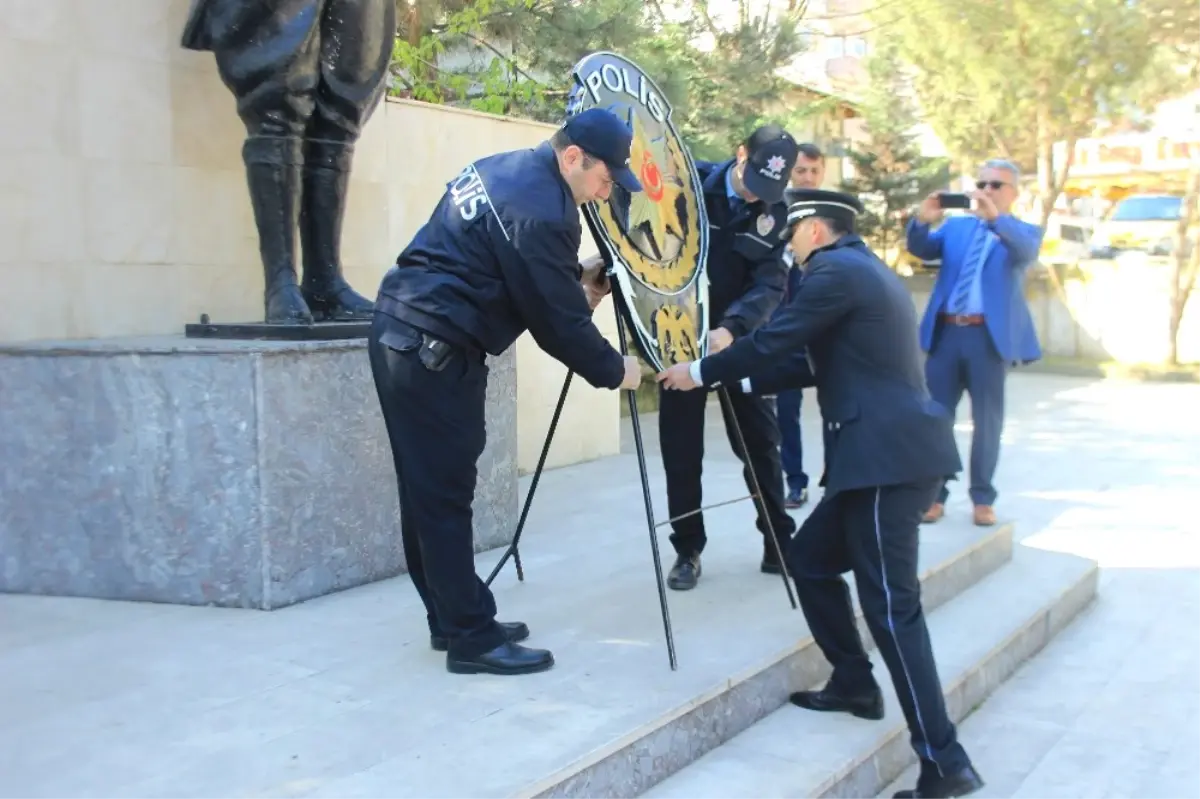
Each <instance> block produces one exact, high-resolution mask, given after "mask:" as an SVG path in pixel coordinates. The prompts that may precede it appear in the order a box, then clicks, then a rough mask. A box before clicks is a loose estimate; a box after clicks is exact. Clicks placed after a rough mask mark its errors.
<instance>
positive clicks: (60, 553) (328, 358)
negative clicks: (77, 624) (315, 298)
mask: <svg viewBox="0 0 1200 799" xmlns="http://www.w3.org/2000/svg"><path fill="white" fill-rule="evenodd" d="M489 365H490V375H489V380H488V406H487V431H488V445H487V449H486V450H484V454H483V456H482V458H481V459H480V462H479V481H478V488H477V493H476V499H475V535H476V541H475V546H476V550H477V551H479V550H484V549H491V548H494V547H498V546H503V545H505V544H507V543H508V542H509V541H510V540H511V539H512V535H513V532H514V529H515V526H516V521H517V510H518V507H517V506H518V503H517V499H518V496H517V492H518V489H517V452H516V448H517V432H516V399H515V398H516V355H515V348H514V349H513V350H512V351H510V352H509V353H506V354H505V355H504V356H502V357H500V358H495V359H490V360H489ZM0 396H3V397H4V401H3V402H2V403H0V452H3V453H4V469H3V470H2V471H0V592H7V593H26V594H50V595H59V596H80V597H94V598H102V599H119V600H140V601H150V602H166V603H173V604H184V605H217V606H223V607H237V608H259V609H271V608H279V607H284V606H286V605H290V604H293V603H295V602H300V601H303V600H305V599H309V598H312V597H316V596H321V595H323V594H328V593H331V592H334V591H339V590H342V589H345V588H350V587H352V586H356V585H361V584H363V583H368V582H372V581H375V580H381V579H384V578H387V577H393V576H395V575H397V574H400V573H402V572H403V571H404V570H405V560H404V552H403V546H402V543H401V537H400V514H399V501H398V497H397V491H396V477H395V469H394V467H393V464H392V455H391V449H390V447H389V445H388V439H387V433H386V430H385V428H384V424H383V417H382V415H381V414H380V412H379V402H378V399H377V398H376V396H375V388H374V384H373V382H372V380H371V373H370V366H369V363H368V358H367V352H366V341H365V339H362V338H357V339H355V340H350V341H290V342H289V341H232V340H211V339H206V338H187V337H183V336H170V337H162V338H139V339H103V340H93V341H80V342H31V343H26V344H8V345H0Z"/></svg>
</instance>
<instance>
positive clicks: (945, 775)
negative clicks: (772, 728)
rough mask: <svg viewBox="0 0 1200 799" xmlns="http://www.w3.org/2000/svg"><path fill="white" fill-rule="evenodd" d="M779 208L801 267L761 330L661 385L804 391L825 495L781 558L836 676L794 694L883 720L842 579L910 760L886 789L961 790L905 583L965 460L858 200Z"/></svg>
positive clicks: (969, 783) (953, 744) (957, 757)
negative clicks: (907, 736) (916, 768)
mask: <svg viewBox="0 0 1200 799" xmlns="http://www.w3.org/2000/svg"><path fill="white" fill-rule="evenodd" d="M789 199H790V200H791V204H790V207H789V211H788V224H789V226H791V228H792V230H791V233H790V240H791V247H792V250H793V252H794V253H795V257H796V260H797V262H798V263H802V264H804V268H805V270H806V274H805V277H804V280H803V281H802V282H801V284H800V287H799V290H798V291H797V292H796V293H795V295H794V296H792V297H791V298H790V300H789V302H788V304H787V305H786V306H785V307H784V309H783V310H782V311H781V312H780V313H779V314H778V316H777V317H776V318H775V319H773V320H772V321H771V322H770V323H769V324H767V325H766V326H764V327H763V328H761V329H760V330H757V331H755V332H753V333H751V334H750V335H748V336H746V337H745V338H743V339H742V340H740V341H735V342H734V343H733V344H732V345H730V347H729V348H728V349H726V350H724V351H723V352H720V353H718V354H716V355H712V356H709V357H707V358H704V359H703V360H701V361H698V362H694V363H691V364H680V365H677V366H673V367H671V369H669V370H668V371H666V372H664V373H663V374H662V375H660V378H659V379H660V380H661V381H662V383H663V384H664V385H666V386H667V387H668V388H678V389H691V388H693V387H696V386H700V385H705V386H712V385H715V384H718V383H720V384H725V385H738V386H739V387H740V388H741V389H743V390H753V391H755V392H763V393H771V392H774V391H778V390H779V389H781V388H786V387H796V386H803V385H815V386H816V388H817V400H818V402H819V404H820V406H821V415H822V418H823V419H824V420H825V422H826V425H827V427H828V428H829V432H830V436H829V441H830V452H829V454H828V459H827V462H826V470H825V475H824V476H823V478H822V480H821V484H822V485H823V486H824V487H825V491H824V495H823V496H822V498H821V501H820V502H819V503H818V504H817V506H816V507H815V508H814V509H813V511H812V513H811V515H810V516H809V517H808V518H807V519H806V520H805V521H804V523H803V524H802V525H801V527H800V530H799V531H798V532H797V533H796V535H795V537H794V538H793V539H792V541H791V544H790V545H789V547H788V551H787V554H786V560H787V565H788V570H789V572H790V573H791V575H792V577H793V578H794V579H795V582H796V592H797V594H798V596H799V599H800V606H801V608H802V609H803V610H804V616H805V618H806V619H807V621H808V626H809V629H810V630H811V631H812V634H813V637H814V638H815V639H816V642H817V645H818V646H820V647H821V651H822V652H823V653H824V655H825V657H826V659H827V660H828V661H829V662H830V664H831V665H832V666H833V676H832V677H831V679H830V681H829V683H828V684H827V685H826V686H825V687H824V688H822V689H821V690H818V691H802V692H799V693H795V694H792V697H791V701H792V702H793V703H794V704H796V705H799V706H800V707H804V708H808V709H810V710H823V711H842V712H847V713H851V714H853V715H855V716H858V717H860V718H866V719H880V718H882V717H883V697H882V695H881V692H880V690H879V686H878V684H877V683H876V682H875V679H874V677H873V676H872V673H871V661H870V660H869V659H868V658H867V654H866V651H865V650H864V649H863V644H862V641H861V640H860V639H859V636H858V631H857V627H856V625H855V623H854V611H853V608H852V607H851V604H850V593H849V590H848V588H847V586H846V583H845V581H844V580H843V579H842V577H841V575H842V573H843V572H847V571H851V570H852V571H853V572H854V578H855V585H856V586H857V588H858V595H859V601H860V603H861V605H862V608H863V614H864V616H865V617H866V620H867V626H868V628H869V629H870V631H871V636H872V637H873V638H874V640H875V642H876V644H877V645H878V647H879V651H880V653H881V654H882V655H883V659H884V661H885V662H886V663H887V666H888V670H889V671H890V672H891V675H892V683H893V685H895V688H896V695H897V696H898V697H899V699H900V706H901V707H902V708H903V710H904V716H905V719H906V720H907V722H908V728H909V731H910V732H911V735H912V744H913V748H914V749H915V750H916V752H917V755H918V757H919V758H920V763H921V772H920V777H919V778H918V780H917V787H916V790H915V791H902V792H900V793H899V794H897V796H906V797H907V796H919V797H926V796H938V797H940V796H965V795H966V794H968V793H971V792H973V791H975V790H977V789H978V788H980V787H981V786H982V785H983V782H982V780H981V779H980V777H979V775H978V774H977V773H976V772H975V769H974V767H973V766H972V765H971V761H970V759H969V758H968V757H967V753H966V751H965V750H964V749H963V747H962V746H961V745H960V744H959V743H958V740H957V733H956V730H955V727H954V725H953V723H952V722H951V721H950V718H949V717H948V716H947V714H946V707H945V703H944V700H943V696H942V688H941V682H940V680H939V679H938V674H937V667H936V665H935V663H934V658H933V650H932V647H931V645H930V641H929V632H928V630H927V628H926V625H925V617H924V614H923V613H922V611H921V589H920V583H919V581H918V579H917V529H918V525H919V524H920V522H921V517H922V515H923V514H924V513H925V510H926V508H928V507H929V504H930V502H931V501H932V500H933V497H934V495H935V494H936V492H937V491H938V489H939V487H940V486H941V483H942V480H943V479H944V478H945V477H946V476H947V475H951V474H953V473H956V472H957V471H959V470H960V469H961V466H962V465H961V463H960V462H959V458H958V453H957V449H956V448H955V444H954V434H953V430H952V424H953V418H952V416H951V415H950V413H949V412H948V411H947V410H946V409H945V408H944V407H943V406H941V405H939V404H938V403H936V402H934V401H933V400H932V399H931V397H930V394H929V390H928V388H927V387H926V385H925V377H924V374H923V371H922V365H921V350H920V347H919V345H918V342H917V322H916V313H915V311H914V310H913V304H912V299H911V297H910V296H909V293H908V289H907V288H905V286H904V285H903V284H902V283H901V281H900V279H899V278H898V277H897V276H896V275H895V274H894V273H893V272H892V271H891V270H890V269H888V267H887V266H886V265H885V264H884V263H883V262H882V261H881V260H879V258H877V257H876V256H875V255H874V254H873V253H872V252H871V251H870V250H869V249H867V247H866V245H865V244H864V243H863V241H862V239H860V238H859V237H858V236H856V235H854V233H853V230H854V219H855V217H856V216H857V214H859V213H861V212H862V205H861V204H860V203H859V202H858V200H857V199H855V198H854V197H851V196H849V195H846V194H841V193H838V192H831V191H821V190H815V189H804V190H796V191H794V192H792V193H791V195H789ZM805 348H807V353H806V352H805ZM781 364H782V366H781ZM744 379H748V380H744Z"/></svg>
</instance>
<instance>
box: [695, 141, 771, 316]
mask: <svg viewBox="0 0 1200 799" xmlns="http://www.w3.org/2000/svg"><path fill="white" fill-rule="evenodd" d="M733 163H734V161H733V160H732V159H730V160H728V161H724V162H722V163H719V164H714V163H711V162H708V161H697V162H696V172H697V173H698V174H699V176H700V180H701V181H703V183H704V204H705V207H706V208H707V209H708V227H709V239H708V284H709V285H708V297H709V317H708V318H709V328H710V329H714V330H715V329H716V328H718V327H724V328H725V329H727V330H728V331H729V332H730V333H732V334H733V335H734V338H740V337H741V336H744V335H746V334H747V333H749V332H750V331H751V330H753V329H755V328H756V327H758V326H759V325H761V324H762V323H763V322H765V321H767V318H768V317H769V316H770V315H771V312H772V311H773V310H775V308H776V307H778V305H779V302H780V300H781V299H782V298H783V289H784V285H785V283H786V281H787V266H786V264H784V262H783V250H784V246H785V245H786V242H785V241H784V240H783V238H782V237H783V233H784V230H785V228H786V224H787V206H786V205H785V204H784V203H782V202H778V203H773V204H771V205H767V204H766V203H764V202H762V201H761V200H760V201H758V202H756V203H752V204H747V205H745V206H743V207H742V208H741V210H740V211H739V212H738V213H736V214H735V213H734V212H733V211H732V209H731V208H730V207H729V196H728V194H727V192H726V188H725V180H726V173H727V172H729V168H730V167H731V166H733Z"/></svg>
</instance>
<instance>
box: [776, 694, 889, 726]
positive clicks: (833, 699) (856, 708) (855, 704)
mask: <svg viewBox="0 0 1200 799" xmlns="http://www.w3.org/2000/svg"><path fill="white" fill-rule="evenodd" d="M788 700H789V701H790V702H791V703H792V704H793V705H796V706H797V707H802V708H804V709H805V710H820V711H822V712H825V713H849V714H850V715H851V716H857V717H858V718H860V719H868V720H870V721H879V720H880V719H881V718H883V694H882V693H881V692H880V690H879V689H878V688H876V689H875V690H874V691H873V692H871V693H868V694H859V695H858V696H846V695H844V694H841V693H838V692H837V691H835V690H833V689H831V688H830V687H829V686H825V687H824V688H822V689H821V690H819V691H797V692H796V693H794V694H792V695H791V696H790V697H788Z"/></svg>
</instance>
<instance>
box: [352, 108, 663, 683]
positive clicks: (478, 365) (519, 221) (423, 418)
mask: <svg viewBox="0 0 1200 799" xmlns="http://www.w3.org/2000/svg"><path fill="white" fill-rule="evenodd" d="M631 139H632V134H631V131H630V129H629V127H628V126H627V125H626V124H625V123H624V122H622V121H621V120H620V119H618V118H617V117H616V116H615V115H613V114H612V113H610V112H608V111H605V110H602V109H592V110H589V111H585V112H583V113H580V114H578V115H577V116H574V117H572V118H571V119H570V120H569V121H568V122H567V123H566V125H564V126H563V127H562V128H561V129H560V130H558V131H557V132H556V133H555V134H554V135H553V137H552V138H551V139H550V140H549V141H548V142H544V143H543V144H542V145H540V146H539V147H536V148H534V149H530V150H517V151H513V152H506V153H500V154H498V155H493V156H489V157H487V158H483V159H481V160H479V161H476V162H475V163H473V164H471V165H469V166H468V167H466V169H464V170H463V171H462V172H461V173H460V174H459V175H458V176H457V177H456V178H454V179H453V180H452V181H450V183H449V184H448V185H447V187H446V192H445V194H443V195H442V199H441V201H440V202H439V203H438V204H437V207H436V208H434V210H433V214H432V216H431V217H430V219H429V221H428V222H427V223H426V224H425V226H424V227H422V228H421V229H420V230H419V231H418V232H417V234H416V236H415V237H414V238H413V240H412V242H411V243H410V244H409V245H408V247H406V248H405V249H404V251H403V252H402V253H400V256H399V257H398V258H397V259H396V265H395V266H394V267H393V268H392V269H390V270H389V271H388V273H387V274H386V275H385V276H384V278H383V282H382V284H381V286H380V288H379V295H378V299H377V300H376V303H375V321H374V323H373V325H372V328H371V333H370V337H369V340H368V350H369V353H370V358H371V371H372V374H373V375H374V378H375V387H376V390H377V393H378V395H379V402H380V405H381V406H382V410H383V417H384V421H385V422H386V424H387V431H388V438H389V439H390V441H391V447H392V455H393V459H394V461H395V466H396V477H397V479H398V482H399V487H400V517H401V527H402V534H403V540H404V553H405V556H406V558H407V561H408V573H409V575H410V576H411V578H412V582H413V585H414V586H415V587H416V589H417V592H418V593H419V594H420V595H421V599H422V600H423V601H424V603H425V610H426V614H427V617H428V621H429V632H430V636H431V639H430V643H431V646H432V647H433V649H435V650H438V651H445V652H446V667H447V669H448V670H449V671H451V672H454V673H459V674H473V673H481V672H486V673H491V674H528V673H532V672H537V671H543V670H545V669H548V668H550V667H551V666H552V665H553V664H554V658H553V656H552V655H551V653H550V652H548V651H546V650H542V649H531V648H527V647H524V646H521V645H520V643H519V642H520V641H521V640H523V639H525V638H526V637H528V635H529V629H528V627H526V625H524V624H523V623H521V622H509V623H500V622H497V621H496V604H495V600H494V599H493V597H492V593H491V591H490V590H489V589H488V587H487V586H486V585H485V584H484V583H483V581H482V580H480V579H479V577H478V575H477V574H476V573H475V550H474V535H473V530H472V518H471V503H472V500H473V499H474V495H475V477H476V461H477V460H478V458H479V456H480V454H481V453H482V452H483V449H484V443H485V438H486V434H485V430H484V392H485V388H486V384H487V371H488V370H487V366H486V365H485V363H484V358H485V356H486V355H492V356H496V355H500V354H501V353H502V352H504V351H505V350H507V349H508V348H509V347H510V346H511V345H512V343H513V342H514V341H516V339H517V337H518V336H520V335H521V333H523V332H525V331H526V330H529V331H530V333H531V334H532V335H533V338H534V340H535V341H536V342H537V343H538V345H539V346H540V347H541V348H542V349H544V350H545V351H546V352H548V353H549V354H550V355H552V356H553V357H554V358H556V359H558V360H559V361H561V362H562V363H563V364H565V365H566V366H567V368H568V369H570V370H571V371H572V372H575V373H577V374H579V375H580V376H581V377H582V378H583V379H584V380H586V381H587V382H588V383H590V384H591V385H593V386H595V387H597V388H608V389H618V388H624V389H634V388H636V387H637V385H638V383H639V382H640V379H641V372H640V367H639V365H638V361H637V359H636V358H633V357H622V356H621V354H620V353H619V352H618V351H617V350H615V349H613V347H612V345H610V344H609V343H608V341H606V340H605V338H604V336H603V335H602V334H601V333H600V331H599V330H597V328H596V326H595V324H593V322H592V319H591V312H592V311H593V310H594V309H595V307H596V305H597V304H599V302H600V300H601V299H602V298H603V296H604V294H605V293H607V289H608V286H607V281H604V283H603V284H597V283H596V282H595V280H594V279H593V278H592V277H591V276H585V275H584V272H583V270H582V268H581V266H580V264H579V261H578V257H579V246H580V239H581V235H582V229H581V225H580V222H579V206H581V205H583V204H584V203H588V202H592V201H596V200H604V199H606V198H607V197H608V195H609V193H610V191H611V190H612V187H613V184H614V183H616V184H619V185H620V186H621V187H623V188H624V189H626V190H627V191H630V192H637V191H641V184H640V183H639V182H638V180H637V178H635V177H634V175H633V172H632V171H630V169H629V147H630V142H631Z"/></svg>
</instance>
